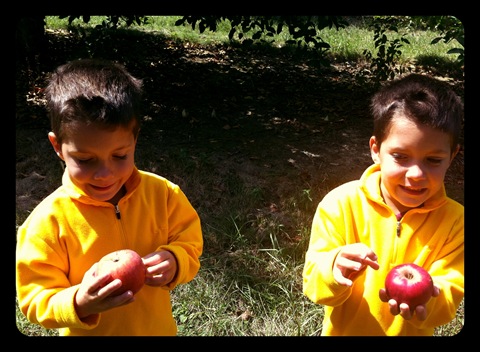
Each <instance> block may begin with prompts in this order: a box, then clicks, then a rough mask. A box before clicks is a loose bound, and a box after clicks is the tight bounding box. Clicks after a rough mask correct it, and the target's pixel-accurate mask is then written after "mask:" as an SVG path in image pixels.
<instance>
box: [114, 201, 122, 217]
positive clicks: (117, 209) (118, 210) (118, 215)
mask: <svg viewBox="0 0 480 352" xmlns="http://www.w3.org/2000/svg"><path fill="white" fill-rule="evenodd" d="M115 215H116V216H117V219H120V218H121V216H120V208H119V207H118V204H116V205H115Z"/></svg>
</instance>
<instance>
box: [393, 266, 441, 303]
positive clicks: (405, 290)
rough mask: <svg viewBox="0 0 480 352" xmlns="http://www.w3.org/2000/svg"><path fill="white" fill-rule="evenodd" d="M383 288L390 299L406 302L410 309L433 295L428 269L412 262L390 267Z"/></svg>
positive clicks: (425, 301)
mask: <svg viewBox="0 0 480 352" xmlns="http://www.w3.org/2000/svg"><path fill="white" fill-rule="evenodd" d="M385 290H386V292H387V295H388V297H389V298H390V299H394V300H395V301H397V303H398V304H399V305H400V303H406V304H408V306H409V307H410V310H414V309H415V307H416V306H418V305H421V304H425V303H427V302H428V300H429V299H430V298H431V297H432V295H433V280H432V277H431V276H430V274H429V273H428V271H426V270H425V269H423V268H422V267H421V266H418V265H416V264H413V263H407V264H400V265H397V266H395V267H394V268H392V270H390V272H389V273H388V275H387V277H386V278H385Z"/></svg>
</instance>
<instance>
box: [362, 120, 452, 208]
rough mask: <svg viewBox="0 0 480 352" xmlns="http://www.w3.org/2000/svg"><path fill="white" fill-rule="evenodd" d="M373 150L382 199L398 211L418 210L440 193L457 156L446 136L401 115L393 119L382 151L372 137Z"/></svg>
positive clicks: (371, 147) (371, 146) (382, 145)
mask: <svg viewBox="0 0 480 352" xmlns="http://www.w3.org/2000/svg"><path fill="white" fill-rule="evenodd" d="M370 149H371V152H372V158H373V160H374V162H375V163H376V164H380V166H381V190H382V194H383V198H384V199H385V202H386V203H387V205H389V206H390V207H392V208H393V210H394V211H398V212H404V211H406V210H408V209H410V208H415V207H418V206H420V205H422V204H423V203H424V202H425V201H426V200H427V199H429V198H430V197H432V196H433V195H434V194H436V193H437V192H438V191H440V190H441V188H442V187H443V181H444V178H445V173H446V172H447V169H448V167H449V166H450V163H451V161H452V160H453V157H454V156H455V155H454V154H453V155H452V153H451V145H450V137H449V135H448V134H447V133H444V132H441V131H438V130H435V129H433V128H431V127H428V126H424V125H420V124H417V123H415V122H414V121H411V120H409V119H407V118H404V117H402V116H396V117H394V119H393V120H392V122H391V126H390V130H389V132H388V134H387V137H386V138H385V140H384V141H383V142H382V144H381V148H379V147H378V145H377V144H376V141H375V138H374V137H372V138H371V139H370Z"/></svg>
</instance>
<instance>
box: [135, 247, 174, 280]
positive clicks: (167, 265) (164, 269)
mask: <svg viewBox="0 0 480 352" xmlns="http://www.w3.org/2000/svg"><path fill="white" fill-rule="evenodd" d="M142 259H143V263H144V264H145V266H146V268H147V275H146V277H145V284H146V285H150V286H165V285H168V284H169V283H170V282H171V281H172V280H173V278H174V277H175V274H176V273H177V259H176V258H175V256H174V255H173V254H172V253H171V252H169V251H159V252H153V253H150V254H147V255H146V256H145V257H143V258H142Z"/></svg>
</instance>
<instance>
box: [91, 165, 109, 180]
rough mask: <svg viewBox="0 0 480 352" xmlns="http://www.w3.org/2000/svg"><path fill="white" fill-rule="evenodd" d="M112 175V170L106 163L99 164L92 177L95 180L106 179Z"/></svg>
mask: <svg viewBox="0 0 480 352" xmlns="http://www.w3.org/2000/svg"><path fill="white" fill-rule="evenodd" d="M112 175H113V170H112V168H111V166H110V164H109V163H108V162H99V163H98V165H97V168H96V169H95V173H94V175H93V177H94V179H96V180H104V179H108V178H110V177H111V176H112Z"/></svg>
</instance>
